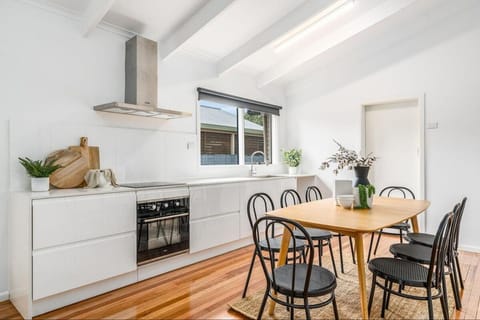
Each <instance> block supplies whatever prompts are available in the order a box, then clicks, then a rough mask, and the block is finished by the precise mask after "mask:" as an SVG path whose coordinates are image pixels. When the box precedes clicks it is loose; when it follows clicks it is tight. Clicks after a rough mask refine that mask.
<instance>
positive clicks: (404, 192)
mask: <svg viewBox="0 0 480 320" xmlns="http://www.w3.org/2000/svg"><path fill="white" fill-rule="evenodd" d="M392 193H393V194H392ZM395 194H397V195H398V194H400V195H401V197H403V198H404V199H415V194H414V193H413V191H412V190H410V189H409V188H407V187H399V186H390V187H386V188H383V190H382V191H380V194H379V196H380V197H382V196H386V197H390V196H393V195H395ZM389 228H391V229H397V230H398V231H399V237H400V243H403V233H404V232H405V233H407V232H408V230H410V224H409V223H408V221H403V222H400V223H396V224H394V225H392V226H390V227H389ZM382 232H383V229H380V230H379V231H378V237H377V243H376V244H375V250H374V251H373V255H376V254H377V249H378V244H379V243H380V238H381V236H382ZM374 235H375V233H374V232H372V237H371V238H370V246H369V247H368V258H367V261H370V256H371V253H372V244H373V238H374Z"/></svg>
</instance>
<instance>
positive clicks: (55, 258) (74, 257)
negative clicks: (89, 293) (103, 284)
mask: <svg viewBox="0 0 480 320" xmlns="http://www.w3.org/2000/svg"><path fill="white" fill-rule="evenodd" d="M136 268H137V250H136V237H135V233H134V232H130V233H126V234H121V235H117V236H112V237H107V238H102V239H97V240H92V241H84V242H79V243H75V244H71V245H65V246H61V247H55V248H49V249H43V250H38V251H34V252H33V300H38V299H41V298H45V297H48V296H51V295H54V294H57V293H61V292H65V291H68V290H71V289H75V288H78V287H81V286H84V285H87V284H91V283H94V282H97V281H100V280H105V279H108V278H111V277H115V276H118V275H121V274H124V273H127V272H131V271H135V270H136Z"/></svg>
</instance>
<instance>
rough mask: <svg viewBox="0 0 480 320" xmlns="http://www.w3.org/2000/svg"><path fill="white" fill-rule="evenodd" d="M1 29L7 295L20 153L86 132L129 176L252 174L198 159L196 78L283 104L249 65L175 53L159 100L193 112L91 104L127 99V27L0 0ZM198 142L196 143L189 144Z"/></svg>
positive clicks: (104, 157) (2, 272) (0, 143)
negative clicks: (89, 23)
mask: <svg viewBox="0 0 480 320" xmlns="http://www.w3.org/2000/svg"><path fill="white" fill-rule="evenodd" d="M0 30H1V31H2V41H1V44H0V88H2V90H1V95H0V96H1V103H0V111H1V112H0V132H1V135H0V173H1V177H2V178H1V179H0V297H1V295H2V293H3V292H5V291H6V290H7V260H6V259H7V254H6V252H7V229H6V220H7V213H6V210H7V209H6V208H7V207H6V201H7V196H8V192H9V191H10V190H17V189H25V188H26V185H27V178H26V176H25V173H24V171H23V169H22V168H21V167H20V166H19V165H18V161H17V160H16V159H17V157H19V156H29V157H33V158H42V157H44V156H45V155H46V154H48V153H49V152H51V151H53V150H55V149H58V148H64V147H67V146H68V145H76V144H78V140H79V137H80V136H83V135H86V136H88V137H89V142H90V144H91V145H98V146H100V152H101V155H100V157H101V159H100V160H101V165H102V167H104V168H113V169H114V170H115V171H116V172H117V174H118V176H119V178H120V179H121V180H123V181H134V180H162V179H174V178H179V177H195V176H207V175H208V176H212V175H238V174H242V175H243V174H245V175H246V174H247V172H248V168H247V167H246V166H244V167H239V168H231V167H230V168H201V167H200V166H199V165H198V161H197V157H198V154H197V135H196V114H195V111H196V100H197V94H196V87H197V86H202V87H205V88H209V89H213V90H218V91H224V92H228V93H232V94H235V95H239V96H245V97H249V98H252V99H258V100H262V101H266V102H270V103H275V104H283V103H284V97H283V93H282V91H281V90H279V89H276V88H269V89H265V90H261V91H260V90H258V89H257V88H256V86H255V82H254V81H253V79H252V78H251V77H250V76H248V75H246V74H243V73H238V72H237V73H236V72H232V73H229V74H228V75H226V76H225V77H222V78H216V76H215V69H214V65H212V64H210V63H207V62H206V61H203V60H199V59H194V58H193V57H191V56H187V55H182V54H178V55H177V54H176V55H175V56H173V57H171V58H170V59H169V60H168V61H167V62H160V64H159V103H160V105H163V106H169V107H172V108H176V109H178V110H183V111H188V112H192V113H193V114H194V116H193V117H191V118H187V119H178V120H171V121H165V120H158V119H147V118H133V117H124V116H119V115H109V114H102V113H97V112H94V111H93V110H92V107H93V105H95V104H101V103H106V102H111V101H121V100H123V94H124V56H125V53H124V51H125V47H124V44H125V41H126V40H127V38H126V37H125V36H124V35H120V34H115V33H112V32H108V31H105V30H100V29H97V30H95V31H94V32H93V33H92V34H91V35H90V36H89V37H88V38H83V37H81V33H80V30H81V27H80V23H79V21H77V20H72V19H71V18H70V17H67V16H62V15H59V14H58V13H55V12H50V11H48V10H44V9H41V8H39V7H36V6H32V5H31V4H29V3H26V2H20V1H14V0H2V1H1V2H0ZM282 122H283V120H282V119H281V120H280V124H279V126H280V127H282V125H283V124H282ZM283 138H284V135H280V142H279V143H280V145H282V142H281V139H283ZM190 142H193V143H194V146H193V149H188V150H187V143H190ZM279 169H281V167H279V166H274V167H273V168H271V170H279ZM10 182H11V183H10Z"/></svg>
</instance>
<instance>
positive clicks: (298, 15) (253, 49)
mask: <svg viewBox="0 0 480 320" xmlns="http://www.w3.org/2000/svg"><path fill="white" fill-rule="evenodd" d="M31 1H32V2H38V3H40V4H42V5H48V6H53V7H55V8H56V9H59V10H64V11H66V12H68V13H70V14H72V15H76V16H78V17H79V18H80V19H82V22H83V24H84V29H83V30H84V32H83V35H84V36H88V35H89V34H90V33H91V32H95V27H96V26H98V25H99V24H101V23H104V24H108V25H109V26H113V27H115V28H118V29H120V30H123V31H128V32H131V33H134V34H140V35H142V36H144V37H147V38H150V39H152V40H155V41H158V42H159V48H160V55H161V57H162V58H164V59H169V57H170V56H172V55H174V54H175V53H176V52H179V51H184V52H188V53H190V54H197V55H199V56H202V57H203V58H206V59H207V60H208V61H209V62H210V63H212V64H215V65H216V68H217V71H218V74H219V76H221V75H222V74H224V73H227V72H229V71H230V70H232V69H235V68H239V69H243V70H246V71H248V72H250V73H251V74H252V75H253V76H254V77H255V78H256V81H257V84H258V85H259V86H264V85H268V84H272V83H273V84H280V85H288V84H291V83H292V82H295V81H297V80H298V79H300V78H302V77H305V76H307V75H309V74H311V73H313V72H315V70H319V69H322V68H324V67H325V66H326V65H331V64H335V63H337V64H338V63H339V62H340V61H341V60H342V59H344V60H345V59H350V60H352V59H353V60H355V58H358V57H354V56H355V54H357V52H359V53H363V54H364V55H365V54H368V52H369V51H368V50H367V49H368V48H370V47H371V48H375V49H376V50H381V48H382V46H383V47H385V46H388V45H392V41H402V40H404V38H405V37H408V35H414V34H415V32H420V31H421V30H423V29H425V28H426V26H432V25H434V24H435V23H442V17H443V18H444V17H445V15H448V12H449V11H448V10H454V11H455V10H456V11H458V10H468V9H469V7H472V6H479V3H480V1H477V0H462V1H461V5H460V6H457V5H456V4H458V2H456V1H451V0H348V1H351V2H352V3H350V7H351V8H350V9H349V10H344V11H345V12H343V13H342V14H341V15H340V14H338V16H337V17H335V19H326V18H322V20H325V23H324V24H323V25H322V26H320V27H318V28H317V29H315V30H314V31H313V32H311V33H310V34H308V35H307V36H305V37H304V38H303V39H301V40H299V41H298V42H296V43H295V44H294V45H292V46H291V47H289V48H287V49H285V50H283V51H282V52H275V50H274V47H275V46H276V45H277V44H278V43H279V41H280V40H281V39H284V38H285V37H288V35H290V34H292V32H294V31H295V30H297V29H298V28H299V27H302V25H304V24H305V22H306V21H308V20H309V19H312V18H315V17H316V16H318V15H319V14H320V15H321V14H322V12H325V9H326V8H328V7H329V6H331V5H332V4H335V3H336V1H344V0H174V1H173V0H171V1H167V0H31ZM454 2H455V3H456V4H453V3H454ZM452 12H453V11H452ZM329 20H331V21H329Z"/></svg>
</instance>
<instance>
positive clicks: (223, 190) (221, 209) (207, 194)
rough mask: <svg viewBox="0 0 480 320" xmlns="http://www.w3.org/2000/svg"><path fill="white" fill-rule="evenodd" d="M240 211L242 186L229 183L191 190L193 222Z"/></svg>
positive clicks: (196, 187) (197, 187) (191, 215)
mask: <svg viewBox="0 0 480 320" xmlns="http://www.w3.org/2000/svg"><path fill="white" fill-rule="evenodd" d="M239 211H240V184H238V183H227V184H216V185H204V186H195V187H191V188H190V219H191V220H192V221H195V220H198V219H202V218H207V217H212V216H216V215H222V214H226V213H232V212H239Z"/></svg>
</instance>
